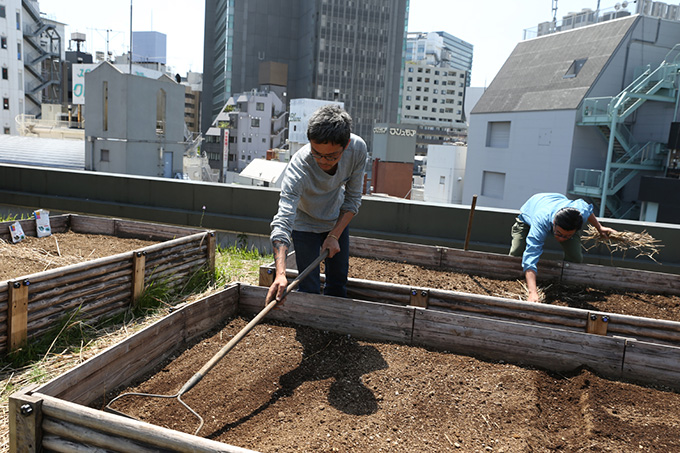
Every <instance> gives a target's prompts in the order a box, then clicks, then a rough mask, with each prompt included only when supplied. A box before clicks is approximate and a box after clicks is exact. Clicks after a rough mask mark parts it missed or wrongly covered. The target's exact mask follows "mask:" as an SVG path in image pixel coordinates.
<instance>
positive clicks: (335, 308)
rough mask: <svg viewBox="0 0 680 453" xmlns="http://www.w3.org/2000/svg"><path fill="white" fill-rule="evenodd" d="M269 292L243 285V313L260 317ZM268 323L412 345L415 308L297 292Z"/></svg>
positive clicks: (241, 302)
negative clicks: (292, 325) (274, 321)
mask: <svg viewBox="0 0 680 453" xmlns="http://www.w3.org/2000/svg"><path fill="white" fill-rule="evenodd" d="M266 295H267V288H263V287H261V286H250V285H241V297H240V299H239V312H241V313H247V314H252V313H259V312H260V311H261V310H262V309H263V308H264V306H265V303H264V302H265V297H266ZM267 319H276V320H280V321H288V322H294V323H296V324H299V325H304V326H309V327H313V328H316V329H321V330H327V331H330V332H337V333H343V334H350V335H354V336H358V337H362V338H370V339H374V340H382V341H400V342H406V343H408V342H410V341H411V325H412V323H413V308H411V307H396V306H392V305H386V304H380V303H375V302H366V301H360V300H352V299H343V298H338V297H330V296H321V295H319V294H305V293H300V292H293V293H291V294H289V295H288V297H286V301H285V303H284V304H283V305H280V306H279V307H277V308H275V309H274V310H272V311H271V312H269V314H268V315H267Z"/></svg>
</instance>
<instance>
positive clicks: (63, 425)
mask: <svg viewBox="0 0 680 453" xmlns="http://www.w3.org/2000/svg"><path fill="white" fill-rule="evenodd" d="M43 432H44V433H45V436H49V437H48V438H47V441H46V442H45V443H46V446H47V447H48V448H54V447H50V445H52V446H54V445H58V444H65V445H67V446H68V451H73V448H74V446H75V448H76V449H82V451H84V452H85V451H92V450H93V449H96V450H98V451H101V452H102V453H103V452H108V451H134V452H139V453H158V449H157V448H149V447H146V446H144V445H143V444H142V443H141V442H139V441H134V440H131V439H125V438H124V437H120V436H116V435H109V434H106V433H102V432H99V431H97V430H94V429H91V428H88V427H84V426H82V425H79V424H77V423H69V422H66V421H63V420H59V419H52V418H46V419H45V421H44V422H43Z"/></svg>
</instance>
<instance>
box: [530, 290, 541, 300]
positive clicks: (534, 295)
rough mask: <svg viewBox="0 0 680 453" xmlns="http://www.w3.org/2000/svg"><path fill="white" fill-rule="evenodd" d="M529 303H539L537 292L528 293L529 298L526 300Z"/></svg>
mask: <svg viewBox="0 0 680 453" xmlns="http://www.w3.org/2000/svg"><path fill="white" fill-rule="evenodd" d="M527 300H528V301H529V302H540V298H539V297H538V291H529V297H528V299H527Z"/></svg>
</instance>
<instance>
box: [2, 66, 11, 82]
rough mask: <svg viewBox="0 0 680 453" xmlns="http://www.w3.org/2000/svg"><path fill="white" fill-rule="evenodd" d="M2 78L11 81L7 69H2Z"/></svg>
mask: <svg viewBox="0 0 680 453" xmlns="http://www.w3.org/2000/svg"><path fill="white" fill-rule="evenodd" d="M2 78H3V80H7V79H9V72H8V71H7V68H2Z"/></svg>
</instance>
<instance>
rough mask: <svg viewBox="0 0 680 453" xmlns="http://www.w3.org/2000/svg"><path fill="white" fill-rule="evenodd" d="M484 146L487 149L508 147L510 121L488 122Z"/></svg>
mask: <svg viewBox="0 0 680 453" xmlns="http://www.w3.org/2000/svg"><path fill="white" fill-rule="evenodd" d="M486 146H488V147H489V148H507V147H509V146H510V121H489V123H488V125H487V130H486Z"/></svg>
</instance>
